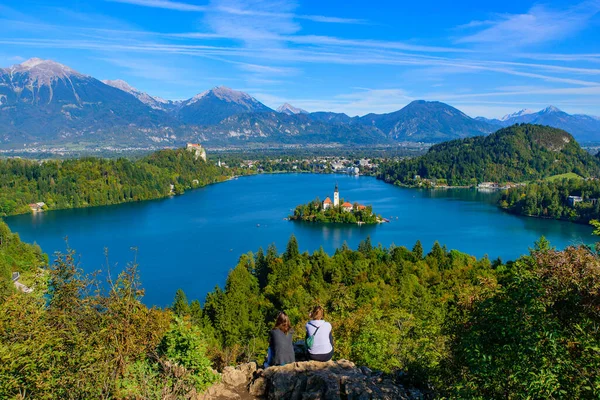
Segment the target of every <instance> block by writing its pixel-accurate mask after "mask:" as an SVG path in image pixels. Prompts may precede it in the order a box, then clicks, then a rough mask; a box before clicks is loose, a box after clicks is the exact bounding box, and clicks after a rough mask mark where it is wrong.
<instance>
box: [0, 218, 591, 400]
mask: <svg viewBox="0 0 600 400" xmlns="http://www.w3.org/2000/svg"><path fill="white" fill-rule="evenodd" d="M1 228H2V243H1V245H0V260H1V261H2V263H3V264H2V265H3V275H2V277H1V278H2V282H3V285H2V288H3V289H2V292H1V294H0V393H1V394H2V396H4V397H7V398H13V397H19V398H24V397H29V398H39V399H50V398H71V399H78V398H154V399H160V398H165V397H167V396H172V397H175V398H184V397H186V398H187V397H189V396H191V395H192V394H193V393H194V392H197V391H202V390H203V389H204V388H206V387H207V386H208V385H210V384H211V383H212V382H215V381H216V380H217V379H218V375H215V373H214V372H213V370H212V367H216V368H219V369H220V368H222V367H223V366H224V365H228V364H235V363H237V362H240V361H248V360H257V361H259V362H260V361H262V360H263V358H264V356H265V353H266V347H267V333H268V330H269V329H270V328H271V326H272V324H273V321H274V318H275V316H276V315H277V312H278V311H279V310H284V311H286V313H287V314H288V315H289V316H290V318H291V320H292V322H293V325H294V327H295V336H296V338H297V339H302V338H303V336H304V331H303V325H304V323H305V322H306V318H307V315H308V311H309V310H310V309H311V307H313V306H314V305H315V304H321V305H323V306H324V307H325V309H326V316H325V317H326V320H328V321H330V322H331V323H332V325H333V332H334V337H335V358H348V359H350V360H353V361H354V362H356V363H357V364H360V365H366V366H369V367H371V368H373V369H379V370H382V371H386V372H397V371H403V374H400V375H398V374H397V375H396V376H398V377H402V379H403V381H404V382H405V381H406V380H407V379H408V380H409V381H410V382H412V383H414V384H417V385H419V384H420V385H427V386H428V387H429V388H433V390H435V391H436V392H437V393H438V394H439V395H440V396H445V397H450V398H486V399H487V398H498V399H500V398H503V399H506V398H509V399H517V398H524V397H528V398H550V397H551V398H597V397H598V396H599V395H600V353H599V350H598V349H599V348H600V334H599V333H598V326H599V324H600V312H599V304H600V258H599V256H598V254H596V253H595V252H594V251H592V250H591V249H589V248H587V247H570V248H567V249H566V250H564V251H556V250H554V249H552V248H551V247H550V245H549V243H548V242H547V241H545V240H544V239H543V238H542V239H541V240H540V241H539V242H538V243H536V244H535V247H534V248H533V249H532V250H531V253H530V254H529V255H527V256H523V257H521V258H519V259H518V260H516V261H514V262H507V263H502V261H501V260H495V261H493V262H490V260H488V259H487V258H482V259H479V260H478V259H476V258H475V257H472V256H469V255H467V254H464V253H460V252H458V251H454V250H450V251H448V250H447V249H446V248H445V247H443V246H440V245H439V244H438V243H435V244H434V246H433V247H432V249H431V250H430V251H429V252H426V251H424V249H423V247H422V246H421V244H420V243H419V242H417V243H416V244H415V246H414V247H413V248H412V249H407V248H405V247H396V246H392V247H390V248H383V247H381V246H373V245H372V244H371V242H370V240H369V239H368V238H367V239H366V240H365V241H363V242H362V243H361V244H360V245H359V247H358V249H357V250H351V249H349V248H348V247H347V246H345V245H344V246H342V247H341V248H339V249H338V250H337V251H336V252H335V254H333V255H331V256H330V255H328V254H326V253H325V252H324V251H323V250H318V251H315V252H314V253H312V254H309V253H301V252H300V251H299V248H298V243H297V242H296V239H295V238H294V237H292V238H291V239H290V241H289V243H288V245H287V247H286V249H285V251H284V252H283V253H279V252H278V251H277V249H276V248H275V247H274V246H273V245H271V246H269V248H268V249H267V251H266V252H265V251H263V250H261V249H259V250H258V251H257V252H256V253H255V254H252V253H248V254H244V255H242V256H241V257H240V259H239V262H238V264H237V266H235V268H233V269H232V270H231V271H230V273H229V276H228V277H227V281H226V284H225V286H224V288H219V287H216V288H215V290H214V291H213V292H211V293H209V294H208V295H207V296H206V299H204V302H203V304H201V303H200V302H199V301H198V300H194V301H192V302H191V303H190V302H188V300H187V299H186V296H185V294H184V293H183V292H182V291H178V292H177V293H176V296H175V301H174V304H173V306H172V307H170V308H169V309H156V308H148V307H146V306H145V305H144V304H143V303H142V298H143V289H142V288H140V287H139V277H138V275H137V265H136V264H135V261H134V262H132V263H131V264H130V265H129V266H128V267H127V268H125V269H124V270H123V271H122V272H121V273H120V274H119V275H118V276H113V277H110V276H109V277H108V280H107V282H98V281H97V280H96V278H95V277H96V276H97V275H91V276H86V275H84V274H83V273H82V271H81V270H80V269H79V268H78V266H77V263H76V259H77V257H76V255H75V254H74V252H73V251H71V250H69V251H67V252H66V253H65V254H57V255H56V256H55V260H54V261H53V262H52V263H51V264H50V265H48V264H47V258H45V257H44V255H43V254H42V253H41V251H40V249H39V247H35V246H30V245H26V244H23V243H21V242H20V241H19V239H18V236H16V235H14V234H12V233H10V232H9V231H8V228H6V225H4V224H3V223H2V225H1ZM14 270H22V271H31V272H34V271H35V273H34V274H30V277H31V279H32V282H31V283H30V284H31V285H32V287H34V288H35V290H34V291H33V293H21V292H17V291H16V290H15V289H14V287H13V286H12V285H10V284H9V285H6V284H4V283H6V282H7V280H6V279H7V277H6V273H7V272H8V273H10V272H12V271H14Z"/></svg>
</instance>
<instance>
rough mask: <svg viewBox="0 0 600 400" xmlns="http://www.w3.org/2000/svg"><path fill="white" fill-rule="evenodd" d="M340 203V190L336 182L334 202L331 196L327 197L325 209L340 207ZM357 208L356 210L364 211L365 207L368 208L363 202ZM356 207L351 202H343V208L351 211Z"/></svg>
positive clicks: (324, 203) (324, 204)
mask: <svg viewBox="0 0 600 400" xmlns="http://www.w3.org/2000/svg"><path fill="white" fill-rule="evenodd" d="M339 205H340V191H339V189H338V185H337V183H336V184H335V190H334V191H333V202H332V201H331V199H330V198H329V197H327V198H326V199H325V200H324V201H323V210H328V209H330V208H331V207H339ZM356 207H357V210H356V211H359V210H360V211H362V210H364V209H366V208H367V207H366V206H364V205H362V204H358V205H357V206H356ZM353 209H354V206H353V205H352V204H351V203H349V202H347V201H346V202H344V204H342V210H344V211H347V212H350V211H352V210H353Z"/></svg>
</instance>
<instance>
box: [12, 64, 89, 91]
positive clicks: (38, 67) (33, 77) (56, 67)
mask: <svg viewBox="0 0 600 400" xmlns="http://www.w3.org/2000/svg"><path fill="white" fill-rule="evenodd" d="M1 72H5V73H8V74H9V75H10V76H11V77H14V76H15V75H23V74H27V78H26V79H27V81H28V82H29V83H33V82H37V84H38V85H50V84H51V83H52V81H54V80H56V79H66V78H68V77H70V76H74V75H75V76H79V77H84V75H82V74H80V73H79V72H77V71H75V70H74V69H71V68H69V67H67V66H66V65H63V64H60V63H57V62H56V61H52V60H42V59H41V58H30V59H29V60H27V61H24V62H22V63H21V64H16V65H13V66H12V67H9V68H6V69H3V70H1V69H0V73H1Z"/></svg>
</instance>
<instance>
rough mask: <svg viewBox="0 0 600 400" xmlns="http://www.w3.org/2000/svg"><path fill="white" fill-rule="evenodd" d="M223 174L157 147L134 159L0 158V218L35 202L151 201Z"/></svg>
mask: <svg viewBox="0 0 600 400" xmlns="http://www.w3.org/2000/svg"><path fill="white" fill-rule="evenodd" d="M225 174H226V172H225V171H224V170H223V169H221V168H218V167H216V166H214V165H211V164H209V163H206V162H204V161H203V160H202V159H200V158H198V159H196V157H195V154H194V153H193V152H189V151H186V150H184V149H179V150H161V151H158V152H156V153H153V154H151V155H149V156H147V157H145V158H143V159H140V160H137V161H131V160H128V159H125V158H120V159H116V160H107V159H102V158H92V157H87V158H81V159H72V160H65V161H59V160H50V161H43V162H36V161H31V160H24V159H15V158H12V159H6V160H0V216H1V215H12V214H22V213H27V212H30V208H29V206H28V204H31V203H38V202H44V203H45V204H46V207H47V209H50V210H53V209H64V208H79V207H91V206H101V205H109V204H119V203H125V202H130V201H141V200H149V199H156V198H161V197H166V196H168V195H170V194H172V193H174V194H180V193H183V192H184V191H185V190H186V189H189V188H194V187H199V186H204V185H207V184H210V183H214V182H219V181H222V180H225V179H227V177H226V176H225ZM171 185H174V188H173V191H171Z"/></svg>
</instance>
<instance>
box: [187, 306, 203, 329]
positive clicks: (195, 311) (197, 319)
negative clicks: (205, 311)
mask: <svg viewBox="0 0 600 400" xmlns="http://www.w3.org/2000/svg"><path fill="white" fill-rule="evenodd" d="M190 317H191V319H192V324H194V325H196V326H199V325H200V324H201V322H202V307H201V306H200V302H199V301H198V300H194V301H192V303H191V304H190Z"/></svg>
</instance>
